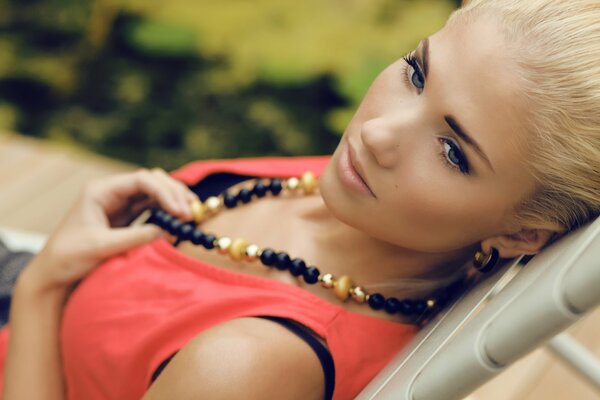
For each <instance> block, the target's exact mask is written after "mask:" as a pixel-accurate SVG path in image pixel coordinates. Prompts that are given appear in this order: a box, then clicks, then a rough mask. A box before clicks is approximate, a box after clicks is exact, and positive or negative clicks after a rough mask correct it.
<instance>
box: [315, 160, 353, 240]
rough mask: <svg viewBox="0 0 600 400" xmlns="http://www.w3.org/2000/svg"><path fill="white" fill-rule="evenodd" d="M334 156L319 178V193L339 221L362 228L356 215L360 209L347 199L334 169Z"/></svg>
mask: <svg viewBox="0 0 600 400" xmlns="http://www.w3.org/2000/svg"><path fill="white" fill-rule="evenodd" d="M334 155H335V153H334ZM335 168H336V166H335V157H331V159H330V161H329V163H328V164H327V166H326V167H325V169H324V170H323V173H322V174H321V177H320V178H319V193H320V195H321V198H322V199H323V202H324V203H325V206H326V207H327V209H328V210H329V212H330V213H331V214H332V215H333V216H334V217H335V218H336V219H337V220H339V221H340V222H342V223H344V224H346V225H349V226H351V227H353V228H355V229H358V230H361V231H363V230H364V227H362V228H361V226H359V225H360V224H359V223H360V221H358V220H357V218H356V216H357V215H361V214H362V212H361V210H359V209H357V208H356V207H357V206H356V205H352V203H351V202H349V201H348V195H347V194H346V192H345V188H344V187H343V186H342V183H341V182H340V181H339V179H338V177H337V174H336V171H335Z"/></svg>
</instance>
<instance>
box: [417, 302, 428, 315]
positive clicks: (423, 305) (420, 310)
mask: <svg viewBox="0 0 600 400" xmlns="http://www.w3.org/2000/svg"><path fill="white" fill-rule="evenodd" d="M426 309H427V303H425V300H415V313H416V314H417V315H418V314H422V313H423V312H425V310H426Z"/></svg>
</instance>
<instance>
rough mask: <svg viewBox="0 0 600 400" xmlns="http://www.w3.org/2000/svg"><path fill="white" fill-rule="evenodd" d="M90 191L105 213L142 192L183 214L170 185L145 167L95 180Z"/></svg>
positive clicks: (171, 209) (119, 206) (174, 212)
mask: <svg viewBox="0 0 600 400" xmlns="http://www.w3.org/2000/svg"><path fill="white" fill-rule="evenodd" d="M90 191H91V192H92V196H93V198H94V199H95V200H96V201H97V202H98V203H99V204H100V205H101V206H102V207H103V208H104V209H105V210H106V212H107V213H111V212H114V211H116V210H119V209H121V208H122V207H123V206H124V205H125V204H126V203H127V201H128V199H129V198H130V197H133V196H137V195H140V194H142V193H143V194H146V195H147V196H148V197H150V198H151V199H153V200H154V201H156V202H157V203H158V204H159V205H160V206H161V207H162V208H164V209H165V210H166V211H167V212H169V213H171V214H173V215H176V216H179V217H181V216H182V215H183V214H185V210H182V209H181V206H180V204H179V203H178V200H177V198H176V196H175V195H174V193H173V191H172V187H170V186H167V185H166V184H165V182H164V181H163V180H160V179H158V178H157V176H156V175H154V174H152V173H151V172H150V171H148V170H145V169H142V170H139V171H136V172H133V173H127V174H120V175H116V176H113V177H110V178H106V179H103V180H101V181H97V182H96V183H95V184H94V185H91V188H90Z"/></svg>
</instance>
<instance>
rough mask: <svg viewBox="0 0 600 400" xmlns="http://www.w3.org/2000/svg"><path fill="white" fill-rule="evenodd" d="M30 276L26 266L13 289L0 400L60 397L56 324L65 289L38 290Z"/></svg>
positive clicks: (61, 384) (62, 388)
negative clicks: (2, 391) (0, 397)
mask: <svg viewBox="0 0 600 400" xmlns="http://www.w3.org/2000/svg"><path fill="white" fill-rule="evenodd" d="M34 262H35V259H34V261H32V263H34ZM31 265H32V264H30V266H31ZM28 268H29V266H28ZM33 278H34V277H31V278H30V274H29V273H28V270H27V268H26V269H25V270H24V271H23V273H22V274H21V276H20V277H19V279H18V281H17V284H16V286H15V290H14V291H13V296H12V302H11V308H10V322H9V323H10V339H9V344H8V353H7V356H6V360H5V366H6V367H5V374H4V393H3V398H4V400H11V399H48V400H59V399H64V393H65V390H64V383H63V376H62V368H61V360H60V343H59V331H60V330H59V325H60V320H61V314H62V309H63V304H64V302H65V300H66V298H67V294H68V291H67V289H60V288H55V289H42V288H40V287H39V285H37V283H36V282H35V280H34V279H33Z"/></svg>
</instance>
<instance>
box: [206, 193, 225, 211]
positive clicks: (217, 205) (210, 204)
mask: <svg viewBox="0 0 600 400" xmlns="http://www.w3.org/2000/svg"><path fill="white" fill-rule="evenodd" d="M204 204H206V208H207V210H208V212H210V213H211V214H216V213H217V212H219V210H221V207H222V206H223V201H222V200H221V198H220V197H217V196H210V197H209V198H208V199H206V201H205V202H204Z"/></svg>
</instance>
